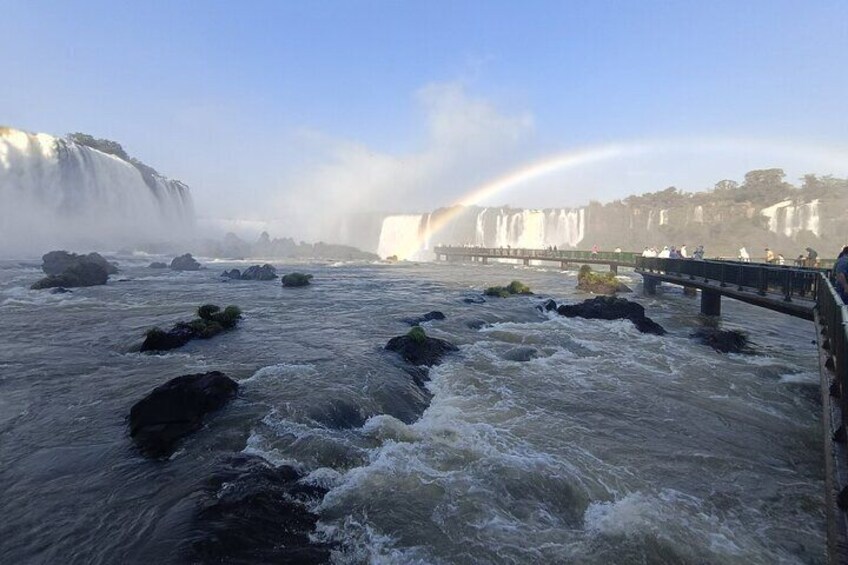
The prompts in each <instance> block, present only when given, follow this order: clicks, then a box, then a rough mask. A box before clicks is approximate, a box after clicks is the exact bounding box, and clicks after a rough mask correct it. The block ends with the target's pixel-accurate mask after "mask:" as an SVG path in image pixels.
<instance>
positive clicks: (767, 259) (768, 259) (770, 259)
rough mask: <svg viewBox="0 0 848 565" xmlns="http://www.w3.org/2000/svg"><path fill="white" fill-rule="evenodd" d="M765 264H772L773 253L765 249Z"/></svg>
mask: <svg viewBox="0 0 848 565" xmlns="http://www.w3.org/2000/svg"><path fill="white" fill-rule="evenodd" d="M766 263H774V251H772V250H771V249H769V248H768V247H766Z"/></svg>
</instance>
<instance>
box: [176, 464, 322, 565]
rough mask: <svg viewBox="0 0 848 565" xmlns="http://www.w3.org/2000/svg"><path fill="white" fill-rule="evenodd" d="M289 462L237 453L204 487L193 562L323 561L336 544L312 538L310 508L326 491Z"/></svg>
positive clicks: (195, 527) (191, 555)
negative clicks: (308, 481)
mask: <svg viewBox="0 0 848 565" xmlns="http://www.w3.org/2000/svg"><path fill="white" fill-rule="evenodd" d="M302 478H303V475H302V474H301V473H300V472H299V471H297V470H296V469H294V468H292V467H289V466H281V467H274V466H273V465H270V464H269V463H267V462H265V461H263V460H262V459H260V458H258V457H253V456H250V455H237V456H235V457H232V458H231V459H230V460H229V461H227V463H226V465H225V467H224V469H222V470H221V471H220V472H219V473H217V474H216V475H215V476H213V477H212V479H211V480H210V481H209V483H208V485H207V486H206V488H205V489H204V493H203V495H202V498H201V499H200V501H199V504H200V506H199V509H198V511H197V514H196V516H195V520H194V524H193V528H192V529H193V531H192V533H191V535H190V536H189V538H190V540H191V541H190V543H189V547H188V553H189V556H188V557H189V558H188V561H189V562H191V563H216V564H218V563H324V562H328V561H329V559H330V551H331V550H332V549H333V548H332V546H329V545H327V544H323V543H319V542H313V541H312V540H311V538H310V536H311V535H312V534H314V532H315V528H316V525H317V523H318V516H317V515H316V514H314V513H312V512H311V511H310V510H309V508H310V506H311V505H314V504H316V503H317V502H319V501H320V500H321V499H322V498H323V497H324V495H325V494H326V492H327V491H326V489H323V488H321V487H318V486H314V485H311V484H306V483H304V482H302V480H301V479H302Z"/></svg>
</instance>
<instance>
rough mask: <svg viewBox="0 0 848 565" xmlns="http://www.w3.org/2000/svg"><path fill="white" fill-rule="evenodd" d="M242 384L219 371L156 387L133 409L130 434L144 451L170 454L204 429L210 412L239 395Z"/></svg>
mask: <svg viewBox="0 0 848 565" xmlns="http://www.w3.org/2000/svg"><path fill="white" fill-rule="evenodd" d="M237 392H238V383H236V382H235V381H234V380H232V379H231V378H229V377H228V376H226V375H225V374H223V373H221V372H219V371H212V372H209V373H197V374H194V375H183V376H181V377H177V378H175V379H171V380H170V381H168V382H167V383H165V384H163V385H161V386H158V387H156V388H155V389H153V391H152V392H151V393H150V394H148V395H147V396H145V397H144V398H142V399H141V400H140V401H138V402H136V403H135V404H134V405H133V407H132V409H131V410H130V417H129V427H130V437H132V439H133V441H135V443H136V444H137V445H138V446H139V448H140V449H141V451H142V453H144V454H145V455H147V456H150V457H166V456H168V455H170V454H171V453H173V452H174V448H175V445H176V443H177V441H178V440H179V439H180V438H182V437H184V436H186V435H188V434H190V433H192V432H194V431H196V430H198V429H200V427H201V426H202V425H203V418H204V417H205V416H206V414H208V413H210V412H214V411H215V410H218V409H220V408H222V407H223V406H224V405H225V404H227V402H229V401H230V400H232V399H233V398H235V397H236V394H237Z"/></svg>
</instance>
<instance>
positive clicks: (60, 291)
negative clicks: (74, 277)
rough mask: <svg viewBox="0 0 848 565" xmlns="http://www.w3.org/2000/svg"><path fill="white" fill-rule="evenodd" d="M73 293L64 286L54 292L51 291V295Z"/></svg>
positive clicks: (58, 287)
mask: <svg viewBox="0 0 848 565" xmlns="http://www.w3.org/2000/svg"><path fill="white" fill-rule="evenodd" d="M70 292H71V291H70V290H68V289H67V288H65V287H64V286H57V287H56V288H54V289H53V290H51V291H50V293H51V294H68V293H70Z"/></svg>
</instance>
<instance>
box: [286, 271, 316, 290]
mask: <svg viewBox="0 0 848 565" xmlns="http://www.w3.org/2000/svg"><path fill="white" fill-rule="evenodd" d="M311 280H312V275H304V274H303V273H289V274H288V275H283V286H289V287H295V286H307V285H309V284H311V283H310V282H309V281H311Z"/></svg>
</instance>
